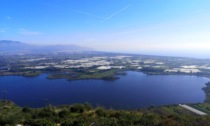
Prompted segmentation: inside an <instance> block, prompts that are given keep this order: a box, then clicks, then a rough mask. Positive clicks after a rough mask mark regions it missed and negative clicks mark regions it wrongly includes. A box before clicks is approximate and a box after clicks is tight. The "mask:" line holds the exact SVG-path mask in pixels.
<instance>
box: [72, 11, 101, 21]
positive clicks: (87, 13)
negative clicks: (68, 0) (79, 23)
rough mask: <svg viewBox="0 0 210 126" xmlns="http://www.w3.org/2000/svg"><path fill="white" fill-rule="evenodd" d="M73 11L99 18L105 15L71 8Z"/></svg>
mask: <svg viewBox="0 0 210 126" xmlns="http://www.w3.org/2000/svg"><path fill="white" fill-rule="evenodd" d="M73 11H74V12H77V13H80V14H84V15H87V16H91V17H96V18H100V19H105V17H102V16H98V15H95V14H92V13H89V12H86V11H81V10H73Z"/></svg>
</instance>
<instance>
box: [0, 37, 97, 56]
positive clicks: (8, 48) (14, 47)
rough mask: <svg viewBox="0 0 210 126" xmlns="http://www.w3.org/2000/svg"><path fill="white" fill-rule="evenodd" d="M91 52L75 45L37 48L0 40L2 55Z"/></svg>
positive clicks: (36, 46)
mask: <svg viewBox="0 0 210 126" xmlns="http://www.w3.org/2000/svg"><path fill="white" fill-rule="evenodd" d="M84 51H93V50H92V49H90V48H86V47H81V46H77V45H46V46H38V45H32V44H28V43H23V42H20V41H12V40H0V54H2V53H58V52H84Z"/></svg>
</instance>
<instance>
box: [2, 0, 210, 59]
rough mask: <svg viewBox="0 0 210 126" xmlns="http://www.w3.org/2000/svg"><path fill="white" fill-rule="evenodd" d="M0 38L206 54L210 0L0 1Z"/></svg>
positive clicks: (209, 43)
mask: <svg viewBox="0 0 210 126" xmlns="http://www.w3.org/2000/svg"><path fill="white" fill-rule="evenodd" d="M2 39H4V40H5V39H6V40H18V41H23V42H26V43H31V44H38V45H40V44H41V45H49V44H75V45H82V46H87V47H91V48H94V49H97V50H102V51H113V52H129V53H144V54H159V55H177V56H181V55H183V56H188V55H189V56H190V55H191V56H195V55H197V57H199V56H200V57H202V56H203V57H205V56H207V53H208V54H210V51H209V50H210V0H0V40H2ZM209 57H210V56H209Z"/></svg>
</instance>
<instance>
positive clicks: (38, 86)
mask: <svg viewBox="0 0 210 126" xmlns="http://www.w3.org/2000/svg"><path fill="white" fill-rule="evenodd" d="M46 76H47V75H46V74H42V75H41V76H39V77H34V78H27V77H22V76H1V77H0V91H4V90H6V91H7V94H6V98H7V99H9V100H12V101H14V102H15V103H16V104H18V105H20V106H30V107H43V106H45V105H46V104H52V105H63V104H73V103H85V102H89V103H91V104H92V105H94V106H95V105H101V106H104V107H107V108H115V109H137V108H142V107H146V106H150V105H169V104H179V103H197V102H203V101H204V99H205V94H204V91H203V90H202V88H203V87H204V86H205V83H207V82H208V81H210V79H208V78H205V77H197V76H187V75H154V76H149V75H146V74H143V73H141V72H133V71H128V72H127V75H125V76H119V77H120V79H118V80H116V81H104V80H77V81H67V80H66V79H56V80H48V79H46ZM1 98H3V93H2V94H1Z"/></svg>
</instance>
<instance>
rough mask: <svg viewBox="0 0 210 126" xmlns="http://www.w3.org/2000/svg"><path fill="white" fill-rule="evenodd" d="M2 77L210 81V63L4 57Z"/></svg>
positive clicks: (102, 56) (105, 56) (104, 56)
mask: <svg viewBox="0 0 210 126" xmlns="http://www.w3.org/2000/svg"><path fill="white" fill-rule="evenodd" d="M0 60H1V62H0V75H22V76H28V77H30V76H38V75H40V74H42V73H47V74H48V78H49V79H55V78H56V79H57V78H66V79H69V80H79V79H105V80H115V79H118V77H116V76H115V75H117V74H126V73H125V72H126V71H130V70H131V71H140V72H144V73H146V74H148V75H157V74H161V75H164V74H166V75H168V74H190V75H197V76H205V77H210V72H209V70H210V60H205V59H194V58H185V57H163V56H145V55H131V54H117V53H116V54H115V53H91V54H83V53H79V54H71V53H64V54H63V53H62V54H59V53H58V54H53V55H47V54H30V55H29V54H28V55H27V54H24V55H20V54H18V55H1V56H0Z"/></svg>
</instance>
